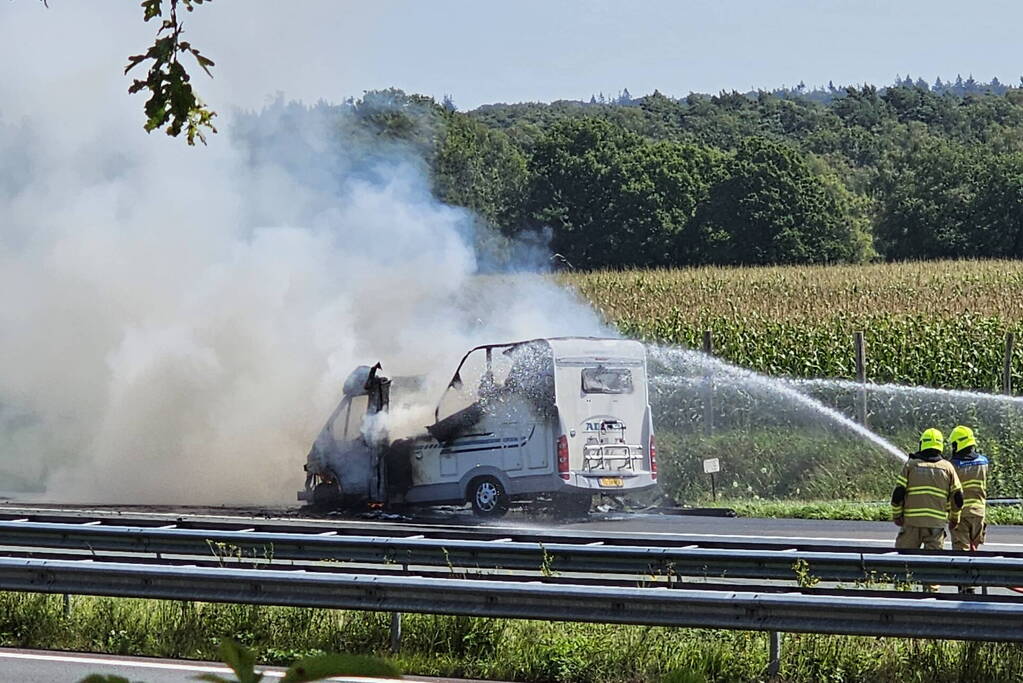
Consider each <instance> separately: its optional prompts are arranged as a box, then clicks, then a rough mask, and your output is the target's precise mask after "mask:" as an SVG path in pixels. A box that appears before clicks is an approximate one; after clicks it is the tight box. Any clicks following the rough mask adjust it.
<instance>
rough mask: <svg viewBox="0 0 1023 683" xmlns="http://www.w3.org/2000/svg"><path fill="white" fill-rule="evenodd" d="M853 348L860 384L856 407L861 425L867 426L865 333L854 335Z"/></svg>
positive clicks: (857, 379)
mask: <svg viewBox="0 0 1023 683" xmlns="http://www.w3.org/2000/svg"><path fill="white" fill-rule="evenodd" d="M853 346H854V348H855V350H856V381H857V382H859V383H860V391H859V396H858V400H857V401H856V407H857V410H858V412H859V418H860V424H862V425H864V426H866V424H867V386H866V385H867V345H866V342H864V341H863V332H862V331H860V332H854V333H853Z"/></svg>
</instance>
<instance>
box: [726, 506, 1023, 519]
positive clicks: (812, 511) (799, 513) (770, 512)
mask: <svg viewBox="0 0 1023 683" xmlns="http://www.w3.org/2000/svg"><path fill="white" fill-rule="evenodd" d="M714 505H715V507H727V508H731V509H733V510H735V513H736V514H737V515H738V516H740V517H765V518H769V519H837V520H861V521H867V522H890V521H891V519H892V515H891V509H890V507H889V505H888V503H871V502H863V501H850V500H839V501H809V502H807V501H785V500H721V501H718V502H716V503H715V504H714ZM987 519H988V523H989V524H1023V505H998V506H990V507H988V511H987Z"/></svg>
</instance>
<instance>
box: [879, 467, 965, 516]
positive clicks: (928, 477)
mask: <svg viewBox="0 0 1023 683" xmlns="http://www.w3.org/2000/svg"><path fill="white" fill-rule="evenodd" d="M899 487H903V488H905V491H906V493H905V497H904V498H903V500H902V501H901V502H900V503H895V502H894V501H893V504H892V515H893V516H894V517H903V518H904V520H905V522H904V523H905V525H906V526H922V527H939V526H945V524H946V522H948V521H950V520H951V521H959V513H960V508H959V506H958V505H957V504H956V500H955V494H956V492H961V491H962V485H961V484H960V483H959V477H958V475H956V470H955V467H954V466H953V465H952V463H950V462H948V461H947V460H941V459H937V460H934V461H931V460H920V459H917V458H910V459H909V460H908V461H907V462H906V464H905V466H904V467H903V468H902V474H900V475H899V478H898V480H897V482H896V489H898V488H899Z"/></svg>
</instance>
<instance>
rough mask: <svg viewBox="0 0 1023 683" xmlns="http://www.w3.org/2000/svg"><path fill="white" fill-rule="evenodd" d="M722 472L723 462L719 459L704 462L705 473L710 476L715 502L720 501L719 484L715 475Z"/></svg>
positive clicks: (711, 492) (711, 490)
mask: <svg viewBox="0 0 1023 683" xmlns="http://www.w3.org/2000/svg"><path fill="white" fill-rule="evenodd" d="M720 471H721V461H720V460H719V459H717V458H708V459H706V460H704V461H703V473H704V474H709V475H710V495H711V497H712V498H713V500H715V501H716V500H717V499H718V490H717V484H716V483H715V481H714V473H715V472H720Z"/></svg>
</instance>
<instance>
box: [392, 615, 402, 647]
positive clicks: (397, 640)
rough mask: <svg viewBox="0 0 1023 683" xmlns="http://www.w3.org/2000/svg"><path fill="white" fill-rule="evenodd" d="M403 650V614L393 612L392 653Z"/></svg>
mask: <svg viewBox="0 0 1023 683" xmlns="http://www.w3.org/2000/svg"><path fill="white" fill-rule="evenodd" d="M400 649H401V612H391V653H392V654H397V653H398V651H399V650H400Z"/></svg>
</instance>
